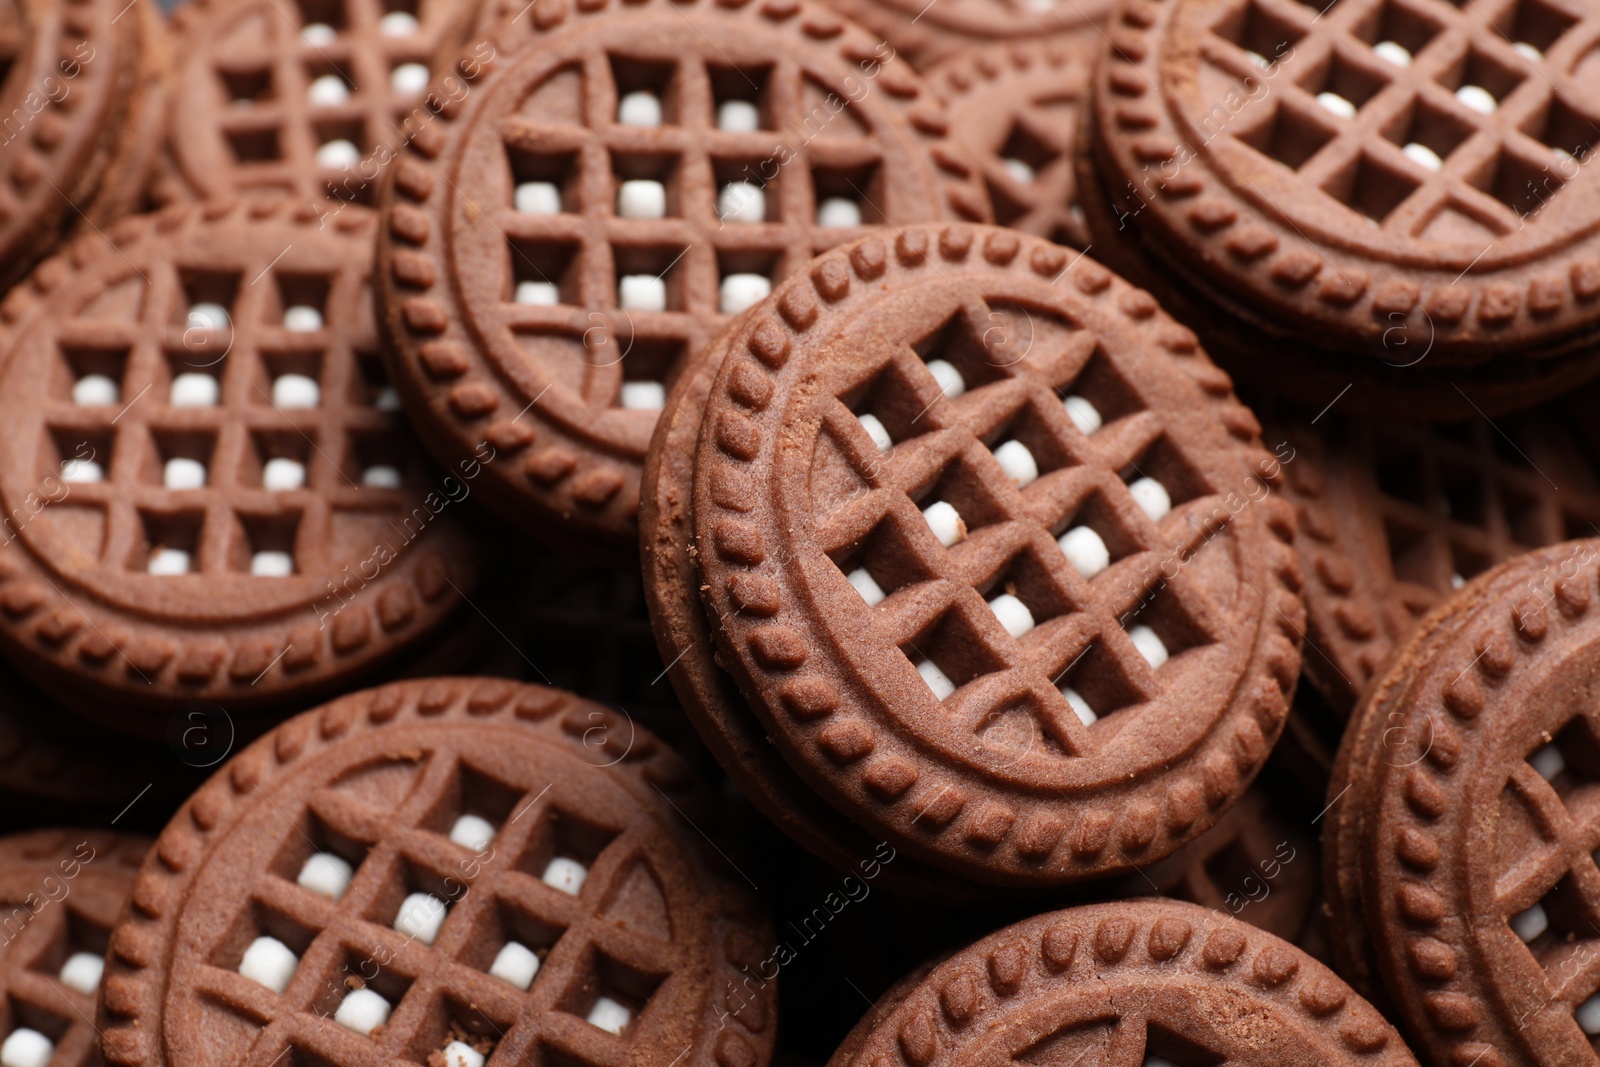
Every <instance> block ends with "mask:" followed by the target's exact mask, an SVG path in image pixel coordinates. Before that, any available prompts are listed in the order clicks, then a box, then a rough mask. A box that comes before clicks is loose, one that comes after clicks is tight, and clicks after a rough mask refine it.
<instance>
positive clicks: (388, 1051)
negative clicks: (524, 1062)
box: [186, 750, 679, 1065]
mask: <svg viewBox="0 0 1600 1067" xmlns="http://www.w3.org/2000/svg"><path fill="white" fill-rule="evenodd" d="M526 786H527V783H518V782H510V781H506V780H504V779H503V778H501V777H499V776H497V775H494V774H490V773H488V772H487V771H484V770H480V769H478V768H476V767H475V766H474V765H473V762H472V759H471V758H470V757H464V756H462V755H460V754H458V753H452V752H448V751H441V750H432V751H429V752H427V753H422V754H417V755H415V756H414V757H412V758H405V757H396V758H393V759H391V760H389V761H387V762H378V763H376V764H369V765H367V766H365V767H357V768H355V769H352V770H351V771H349V772H347V773H346V774H345V775H344V776H343V777H342V778H341V779H339V780H337V781H335V782H333V783H331V784H329V785H327V786H325V787H323V788H320V789H318V790H316V791H314V792H313V793H311V794H310V796H309V797H308V799H307V800H306V801H305V804H304V807H303V809H301V810H298V811H285V812H281V813H280V814H281V815H282V816H283V818H281V819H278V820H274V821H273V822H272V824H271V825H272V826H273V827H274V828H275V830H276V831H277V832H276V837H275V840H273V841H272V842H270V843H269V845H268V847H265V848H261V849H258V850H255V854H256V855H259V856H260V857H261V858H262V861H263V864H264V865H263V867H262V869H260V870H257V871H254V872H251V876H250V877H249V878H247V879H244V880H241V882H240V883H239V884H241V885H244V886H247V887H248V892H247V896H246V897H245V898H244V899H241V900H238V901H233V902H229V904H228V905H227V906H228V907H229V908H230V909H231V911H232V914H233V916H234V919H233V925H232V927H231V928H230V929H229V930H228V931H227V932H226V934H225V935H224V936H222V937H221V939H220V940H219V941H218V942H217V943H216V944H215V946H214V948H213V951H212V952H211V954H210V956H209V957H208V958H207V959H206V960H204V961H203V962H201V963H199V964H198V965H196V966H194V968H193V972H192V975H191V976H189V977H188V978H187V979H186V980H187V981H188V982H190V983H191V984H192V987H193V988H195V989H196V990H198V992H199V1003H201V1004H204V1005H206V1013H207V1016H208V1022H209V1024H210V1025H211V1026H212V1027H213V1028H214V1032H216V1033H218V1034H219V1035H225V1037H226V1039H227V1040H228V1042H229V1046H230V1047H229V1049H228V1055H227V1057H225V1058H226V1059H227V1062H247V1063H252V1064H254V1063H267V1062H271V1061H273V1060H274V1059H275V1058H276V1057H278V1056H281V1055H284V1054H285V1052H286V1050H294V1052H293V1054H294V1055H295V1056H297V1057H302V1056H310V1057H313V1058H316V1057H321V1058H325V1059H326V1060H327V1061H329V1062H340V1058H341V1053H343V1054H344V1055H348V1054H350V1053H353V1052H356V1051H359V1050H365V1051H366V1054H367V1055H371V1054H372V1052H373V1046H374V1045H375V1046H376V1051H377V1053H378V1054H380V1055H384V1056H387V1057H389V1058H391V1059H393V1060H399V1061H410V1062H413V1063H427V1062H429V1055H430V1053H431V1052H436V1051H441V1050H442V1049H443V1048H444V1046H445V1045H446V1043H447V1042H449V1041H450V1040H451V1039H452V1035H453V1034H466V1035H471V1037H472V1038H475V1039H478V1040H480V1041H487V1042H489V1043H491V1044H492V1045H493V1046H494V1051H491V1052H490V1053H489V1058H490V1059H491V1060H494V1061H498V1062H510V1061H511V1059H513V1058H515V1057H523V1056H537V1055H542V1056H553V1057H557V1058H560V1059H562V1060H563V1061H564V1062H576V1063H587V1064H597V1065H601V1064H605V1065H612V1064H621V1063H626V1062H628V1059H629V1055H630V1053H629V1041H630V1035H631V1034H633V1032H634V1031H635V1029H636V1028H637V1026H638V1025H639V1020H640V1019H641V1017H642V1016H644V1015H645V1014H646V1013H648V1011H649V1008H650V1000H651V996H652V994H653V993H654V991H655V990H656V988H657V987H658V986H659V985H660V984H661V983H662V982H663V981H664V980H666V978H667V977H668V976H669V975H670V974H671V973H672V971H673V970H674V968H675V966H677V964H678V962H679V950H678V949H677V947H675V946H674V944H673V943H672V929H671V922H670V919H669V916H668V913H667V902H666V899H665V898H664V896H663V895H662V890H661V888H660V887H659V886H658V885H657V883H656V880H655V878H656V876H655V875H654V874H653V873H652V872H651V870H650V865H649V860H648V859H647V858H646V856H645V855H644V853H645V851H647V846H648V844H649V842H648V841H647V840H646V838H648V837H649V836H650V835H651V834H652V833H653V832H655V831H654V830H653V829H652V828H651V827H650V826H647V825H643V824H640V823H639V821H638V820H637V819H632V820H630V815H631V812H629V811H625V810H621V809H620V808H619V807H618V801H617V800H616V798H615V797H614V796H608V795H607V794H606V792H605V791H604V790H601V791H599V792H598V794H597V793H596V791H595V790H592V789H582V788H578V785H577V783H574V782H570V781H566V780H557V781H555V782H554V783H553V784H552V783H549V782H546V783H544V784H542V785H540V786H539V787H538V788H530V787H526ZM464 825H466V826H468V827H472V826H476V827H477V830H476V834H477V835H478V836H476V837H473V836H472V835H471V834H469V833H466V832H464V831H463V826H464ZM484 834H487V835H488V836H487V837H486V838H485V837H484V836H482V835H484ZM319 865H320V866H319ZM330 868H331V869H333V870H334V871H335V872H336V875H335V877H333V878H331V879H330V878H329V877H328V874H327V870H328V869H330ZM617 909H626V911H627V914H628V917H629V921H628V922H627V923H626V924H619V923H618V921H617V918H616V915H615V914H613V913H614V912H616V910H617ZM263 938H271V939H272V941H273V942H275V943H276V947H272V946H271V945H270V944H269V945H268V947H267V949H265V950H263V949H262V948H260V947H259V946H261V945H262V942H261V940H260V939H263ZM263 961H264V962H263ZM378 998H381V999H378ZM328 1019H331V1020H333V1021H334V1022H335V1023H337V1024H338V1025H336V1026H328V1025H326V1023H325V1021H324V1020H328Z"/></svg>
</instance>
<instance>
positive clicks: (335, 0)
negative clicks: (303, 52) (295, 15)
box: [295, 0, 349, 31]
mask: <svg viewBox="0 0 1600 1067" xmlns="http://www.w3.org/2000/svg"><path fill="white" fill-rule="evenodd" d="M295 7H296V8H298V9H299V11H300V25H301V27H303V28H309V27H311V26H327V27H330V28H332V29H334V30H340V31H342V30H344V29H345V28H346V27H347V26H348V25H349V19H348V17H347V16H346V14H345V5H344V0H295Z"/></svg>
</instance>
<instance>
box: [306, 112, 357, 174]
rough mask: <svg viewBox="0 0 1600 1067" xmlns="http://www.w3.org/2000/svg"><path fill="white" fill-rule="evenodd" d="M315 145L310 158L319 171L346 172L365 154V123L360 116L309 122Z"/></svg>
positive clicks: (320, 119)
mask: <svg viewBox="0 0 1600 1067" xmlns="http://www.w3.org/2000/svg"><path fill="white" fill-rule="evenodd" d="M311 139H312V142H313V143H314V144H315V145H316V149H315V151H314V152H313V154H312V159H313V161H314V162H315V163H316V165H317V166H318V167H319V168H321V169H322V170H331V171H348V170H350V169H352V168H353V167H355V165H356V164H357V163H359V162H361V160H362V159H363V158H365V156H366V154H367V150H368V149H369V148H370V147H371V146H370V145H369V144H368V141H367V131H366V126H365V124H364V123H363V122H362V121H361V119H359V118H332V117H329V118H319V119H315V120H313V122H312V123H311Z"/></svg>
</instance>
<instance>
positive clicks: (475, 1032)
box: [400, 988, 516, 1067]
mask: <svg viewBox="0 0 1600 1067" xmlns="http://www.w3.org/2000/svg"><path fill="white" fill-rule="evenodd" d="M491 1010H493V1009H491ZM515 1022H516V1015H515V1013H508V1014H497V1015H493V1016H491V1015H490V1014H488V1013H486V1012H485V1011H484V1010H483V1008H482V1007H480V1006H479V1005H476V1004H473V1003H470V1002H469V1001H468V1000H466V999H465V998H464V997H463V996H460V995H457V994H456V993H455V992H454V991H453V990H449V989H448V988H447V989H446V991H445V992H443V993H438V994H435V996H434V999H433V1001H432V1003H430V1004H429V1005H428V1006H427V1009H426V1010H425V1011H424V1012H423V1015H422V1019H421V1021H420V1023H418V1024H416V1025H415V1027H414V1029H413V1030H412V1033H411V1035H410V1037H409V1039H408V1040H407V1041H406V1043H405V1044H404V1045H403V1046H402V1051H401V1053H400V1055H401V1056H402V1057H403V1058H404V1059H405V1060H408V1061H409V1062H411V1063H415V1064H433V1065H437V1067H484V1064H485V1063H486V1062H487V1061H488V1059H489V1057H490V1056H492V1055H493V1054H494V1050H495V1048H496V1047H497V1046H498V1045H499V1043H500V1039H501V1038H502V1037H503V1036H504V1035H505V1034H506V1033H507V1032H509V1031H510V1030H511V1029H512V1027H513V1025H514V1024H515Z"/></svg>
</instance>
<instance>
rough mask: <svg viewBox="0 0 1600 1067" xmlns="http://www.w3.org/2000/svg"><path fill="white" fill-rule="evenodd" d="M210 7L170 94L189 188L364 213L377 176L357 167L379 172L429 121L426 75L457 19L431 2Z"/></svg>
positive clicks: (306, 1) (312, 1)
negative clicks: (309, 201)
mask: <svg viewBox="0 0 1600 1067" xmlns="http://www.w3.org/2000/svg"><path fill="white" fill-rule="evenodd" d="M218 7H219V8H220V10H216V11H207V12H206V13H205V15H206V17H208V18H210V19H212V20H214V25H212V24H208V23H206V22H200V23H199V24H200V25H201V26H202V27H204V29H203V32H205V33H206V34H207V35H208V36H206V37H204V38H202V39H201V40H200V41H199V44H198V47H200V48H201V49H203V51H204V56H203V59H202V60H201V61H200V62H199V63H198V65H197V66H191V67H190V68H189V70H190V71H191V77H190V83H189V84H185V85H184V86H183V87H182V90H181V93H180V109H179V112H178V115H179V120H178V126H179V127H180V128H181V131H182V132H180V133H179V134H178V135H177V136H176V137H175V138H174V141H173V149H174V151H175V152H176V153H177V155H178V157H179V159H180V160H181V161H182V162H183V163H184V167H185V173H186V176H187V177H188V180H189V181H190V182H191V183H192V184H194V185H196V186H197V187H199V188H202V189H205V190H208V191H213V192H217V191H226V192H235V191H237V192H262V191H265V192H272V193H283V194H294V195H298V196H307V197H314V198H321V197H328V198H331V199H334V200H353V201H357V202H360V203H370V202H371V201H372V199H373V195H374V192H375V186H376V181H375V178H376V165H373V166H371V167H369V168H367V169H365V170H364V169H363V161H368V160H372V161H374V162H375V164H381V163H383V162H385V161H386V160H387V159H388V158H389V157H390V156H392V154H393V151H394V149H395V148H397V147H398V146H399V145H400V144H401V143H403V142H404V141H406V140H407V139H409V138H410V137H411V136H413V135H414V134H415V133H416V131H417V130H418V129H419V128H421V127H422V126H425V125H426V124H427V123H428V122H430V121H432V120H433V114H432V111H431V110H430V108H429V107H427V106H426V105H425V103H424V100H425V96H426V93H427V87H428V83H429V81H430V72H429V64H430V62H431V60H432V59H433V58H434V56H435V54H436V52H437V51H438V49H439V48H440V47H441V45H442V44H443V43H444V42H445V37H446V31H448V30H449V29H450V27H451V26H452V25H453V24H454V23H456V22H457V21H458V20H459V18H460V17H461V14H462V9H461V8H459V7H458V6H457V5H454V4H453V3H446V2H441V0H296V2H294V3H287V4H280V3H262V4H249V5H243V4H236V5H232V6H224V5H218ZM453 8H454V10H453ZM193 36H194V35H192V34H191V38H192V37H193ZM195 125H201V126H203V127H205V128H204V129H201V130H198V131H197V130H196V129H194V128H193V127H194V126H195ZM217 164H221V168H222V173H220V174H219V173H217V172H216V171H215V169H214V168H215V166H216V165H217Z"/></svg>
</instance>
